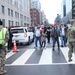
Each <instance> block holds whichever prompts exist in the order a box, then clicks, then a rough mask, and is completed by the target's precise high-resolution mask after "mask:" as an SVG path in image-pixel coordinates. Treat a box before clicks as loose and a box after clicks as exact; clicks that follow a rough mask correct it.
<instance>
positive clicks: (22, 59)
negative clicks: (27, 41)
mask: <svg viewBox="0 0 75 75" xmlns="http://www.w3.org/2000/svg"><path fill="white" fill-rule="evenodd" d="M33 52H34V49H30V50H29V49H28V50H27V51H26V52H24V53H23V54H22V55H21V56H20V57H19V58H18V59H17V60H15V61H14V62H13V63H12V64H11V65H24V64H25V62H26V61H27V60H28V59H29V57H30V56H31V55H32V53H33Z"/></svg>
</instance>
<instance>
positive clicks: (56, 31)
mask: <svg viewBox="0 0 75 75" xmlns="http://www.w3.org/2000/svg"><path fill="white" fill-rule="evenodd" d="M51 36H52V39H53V51H54V50H55V49H54V48H55V44H56V42H57V46H58V50H60V45H59V36H60V30H59V28H58V25H57V24H54V27H53V28H52V31H51Z"/></svg>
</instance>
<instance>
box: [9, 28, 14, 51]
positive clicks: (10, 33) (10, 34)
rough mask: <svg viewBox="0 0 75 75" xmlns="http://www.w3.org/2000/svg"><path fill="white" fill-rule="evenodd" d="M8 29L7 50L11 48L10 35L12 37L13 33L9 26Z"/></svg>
mask: <svg viewBox="0 0 75 75" xmlns="http://www.w3.org/2000/svg"><path fill="white" fill-rule="evenodd" d="M8 31H9V40H8V50H11V49H12V37H13V34H12V32H11V29H10V28H8Z"/></svg>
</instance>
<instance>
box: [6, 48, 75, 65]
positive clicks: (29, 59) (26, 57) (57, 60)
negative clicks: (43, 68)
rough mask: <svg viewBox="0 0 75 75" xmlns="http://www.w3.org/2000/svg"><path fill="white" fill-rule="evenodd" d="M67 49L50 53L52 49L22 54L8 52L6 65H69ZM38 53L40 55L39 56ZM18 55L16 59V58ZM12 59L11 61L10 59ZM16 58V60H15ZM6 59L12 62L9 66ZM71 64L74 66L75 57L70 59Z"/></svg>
mask: <svg viewBox="0 0 75 75" xmlns="http://www.w3.org/2000/svg"><path fill="white" fill-rule="evenodd" d="M68 50H69V49H68V47H63V48H61V50H60V51H58V50H57V49H56V50H55V51H52V48H46V49H43V50H35V49H27V50H26V51H24V52H21V51H22V50H20V51H19V52H18V53H13V52H12V51H11V52H9V53H8V54H7V56H6V61H7V63H6V65H43V64H46V65H47V64H69V62H68ZM39 53H40V54H39ZM17 55H18V57H16V56H17ZM12 57H13V59H12ZM15 57H16V58H15ZM8 59H9V61H10V59H11V60H12V62H11V63H10V64H9V63H8ZM72 59H73V61H72V62H70V63H71V64H75V55H74V54H73V57H72Z"/></svg>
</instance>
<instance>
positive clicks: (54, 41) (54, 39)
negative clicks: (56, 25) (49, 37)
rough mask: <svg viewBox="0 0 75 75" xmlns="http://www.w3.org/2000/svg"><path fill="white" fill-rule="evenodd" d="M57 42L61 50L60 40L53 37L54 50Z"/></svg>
mask: <svg viewBox="0 0 75 75" xmlns="http://www.w3.org/2000/svg"><path fill="white" fill-rule="evenodd" d="M56 42H57V45H58V48H59V47H60V45H59V38H54V37H53V48H54V47H55V44H56Z"/></svg>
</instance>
